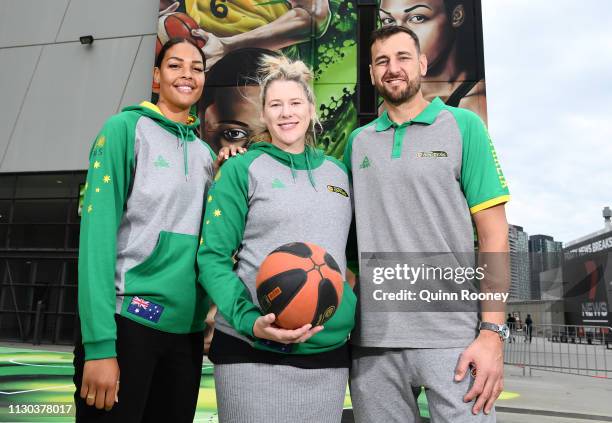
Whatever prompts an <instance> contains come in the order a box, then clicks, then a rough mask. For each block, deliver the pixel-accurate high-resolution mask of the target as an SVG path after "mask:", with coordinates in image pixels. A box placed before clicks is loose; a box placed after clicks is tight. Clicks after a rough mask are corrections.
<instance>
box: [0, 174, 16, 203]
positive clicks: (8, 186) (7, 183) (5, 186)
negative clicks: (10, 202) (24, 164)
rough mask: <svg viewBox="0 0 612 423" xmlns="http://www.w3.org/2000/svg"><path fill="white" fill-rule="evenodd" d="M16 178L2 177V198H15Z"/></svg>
mask: <svg viewBox="0 0 612 423" xmlns="http://www.w3.org/2000/svg"><path fill="white" fill-rule="evenodd" d="M16 178H17V177H16V176H15V175H0V198H13V196H14V194H15V179H16Z"/></svg>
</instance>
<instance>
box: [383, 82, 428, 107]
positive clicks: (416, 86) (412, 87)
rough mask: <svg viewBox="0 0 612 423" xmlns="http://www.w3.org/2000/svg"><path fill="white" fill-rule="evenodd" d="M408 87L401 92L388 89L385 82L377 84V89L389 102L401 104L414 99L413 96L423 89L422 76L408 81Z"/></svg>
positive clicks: (396, 104)
mask: <svg viewBox="0 0 612 423" xmlns="http://www.w3.org/2000/svg"><path fill="white" fill-rule="evenodd" d="M406 84H407V87H406V88H404V89H403V90H401V91H399V92H395V93H394V92H391V91H388V90H387V88H386V87H385V84H384V83H382V84H378V83H377V84H376V90H378V93H379V94H380V96H381V97H382V98H383V99H384V100H385V101H386V102H387V103H389V104H392V105H394V106H399V105H400V104H404V103H407V102H409V101H410V100H412V98H413V97H414V96H415V95H416V94H417V93H418V92H419V91H420V90H421V78H420V77H417V78H416V79H411V80H408V81H406Z"/></svg>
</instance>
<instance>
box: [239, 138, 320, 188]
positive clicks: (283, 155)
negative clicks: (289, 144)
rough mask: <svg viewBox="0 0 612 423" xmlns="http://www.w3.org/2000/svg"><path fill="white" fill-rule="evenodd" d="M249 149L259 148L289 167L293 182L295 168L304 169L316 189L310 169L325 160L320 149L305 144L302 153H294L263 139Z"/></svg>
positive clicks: (295, 176)
mask: <svg viewBox="0 0 612 423" xmlns="http://www.w3.org/2000/svg"><path fill="white" fill-rule="evenodd" d="M249 150H261V151H263V152H265V153H266V154H269V155H270V156H272V157H273V158H274V159H276V160H277V161H279V162H280V163H282V164H284V165H285V166H287V167H288V168H290V169H291V176H292V177H293V182H295V180H296V178H297V172H296V169H297V170H306V171H307V173H308V180H309V181H310V184H311V185H312V187H313V188H314V189H317V186H316V183H315V180H314V176H313V174H312V170H313V169H316V168H318V167H319V166H321V165H322V164H323V162H324V161H325V154H324V153H323V151H322V150H319V149H317V148H314V147H310V146H308V145H307V146H305V147H304V151H303V152H302V153H297V154H294V153H288V152H286V151H283V150H281V149H280V148H278V147H277V146H275V145H273V144H272V143H269V142H265V141H262V142H257V143H255V144H253V145H251V146H250V147H249Z"/></svg>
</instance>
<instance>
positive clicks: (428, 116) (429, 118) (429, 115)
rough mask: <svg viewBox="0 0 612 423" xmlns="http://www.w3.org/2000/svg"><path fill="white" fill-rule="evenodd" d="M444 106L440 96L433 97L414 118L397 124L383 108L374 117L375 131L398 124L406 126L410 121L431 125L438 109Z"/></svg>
mask: <svg viewBox="0 0 612 423" xmlns="http://www.w3.org/2000/svg"><path fill="white" fill-rule="evenodd" d="M443 108H444V103H443V102H442V100H440V97H436V98H434V99H433V101H432V102H431V103H429V105H428V106H427V107H425V109H424V110H423V111H422V112H421V113H419V114H418V115H417V116H416V117H415V118H414V119H412V120H409V121H407V122H404V123H402V124H397V123H395V122H393V121H392V120H391V119H390V118H389V114H388V113H387V111H386V110H385V111H384V112H383V114H382V115H380V116H379V117H378V119H376V132H381V131H386V130H387V129H389V128H391V127H394V128H397V127H398V126H406V125H410V124H412V123H422V124H425V125H431V124H432V123H434V121H435V120H436V118H437V117H438V114H439V113H440V111H441V110H442V109H443Z"/></svg>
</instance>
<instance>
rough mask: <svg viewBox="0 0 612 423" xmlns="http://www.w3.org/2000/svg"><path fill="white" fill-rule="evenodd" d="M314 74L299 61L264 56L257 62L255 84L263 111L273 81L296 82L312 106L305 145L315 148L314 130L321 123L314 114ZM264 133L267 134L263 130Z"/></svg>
mask: <svg viewBox="0 0 612 423" xmlns="http://www.w3.org/2000/svg"><path fill="white" fill-rule="evenodd" d="M313 78H314V74H313V72H312V70H311V69H310V68H309V67H308V66H307V65H306V63H304V62H302V61H301V60H291V59H289V58H288V57H286V56H284V55H283V54H275V55H270V54H268V55H265V56H263V57H262V58H261V59H260V60H259V71H258V78H257V82H258V83H259V87H260V88H261V91H260V94H259V104H260V106H261V110H262V111H263V109H264V106H265V102H266V93H267V92H268V88H269V87H270V84H271V83H272V82H274V81H294V82H297V83H298V84H299V85H300V86H301V87H302V88H303V89H304V93H305V94H306V99H307V100H308V102H309V103H310V104H311V105H312V106H313V108H314V110H315V115H314V117H313V119H311V121H310V125H309V126H308V130H307V131H306V145H309V146H311V147H315V146H316V144H317V138H316V129H317V128H321V127H322V126H321V122H320V121H319V118H318V117H317V114H316V99H315V95H314V90H313V89H312V80H313ZM264 132H267V130H265V131H264Z"/></svg>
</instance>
